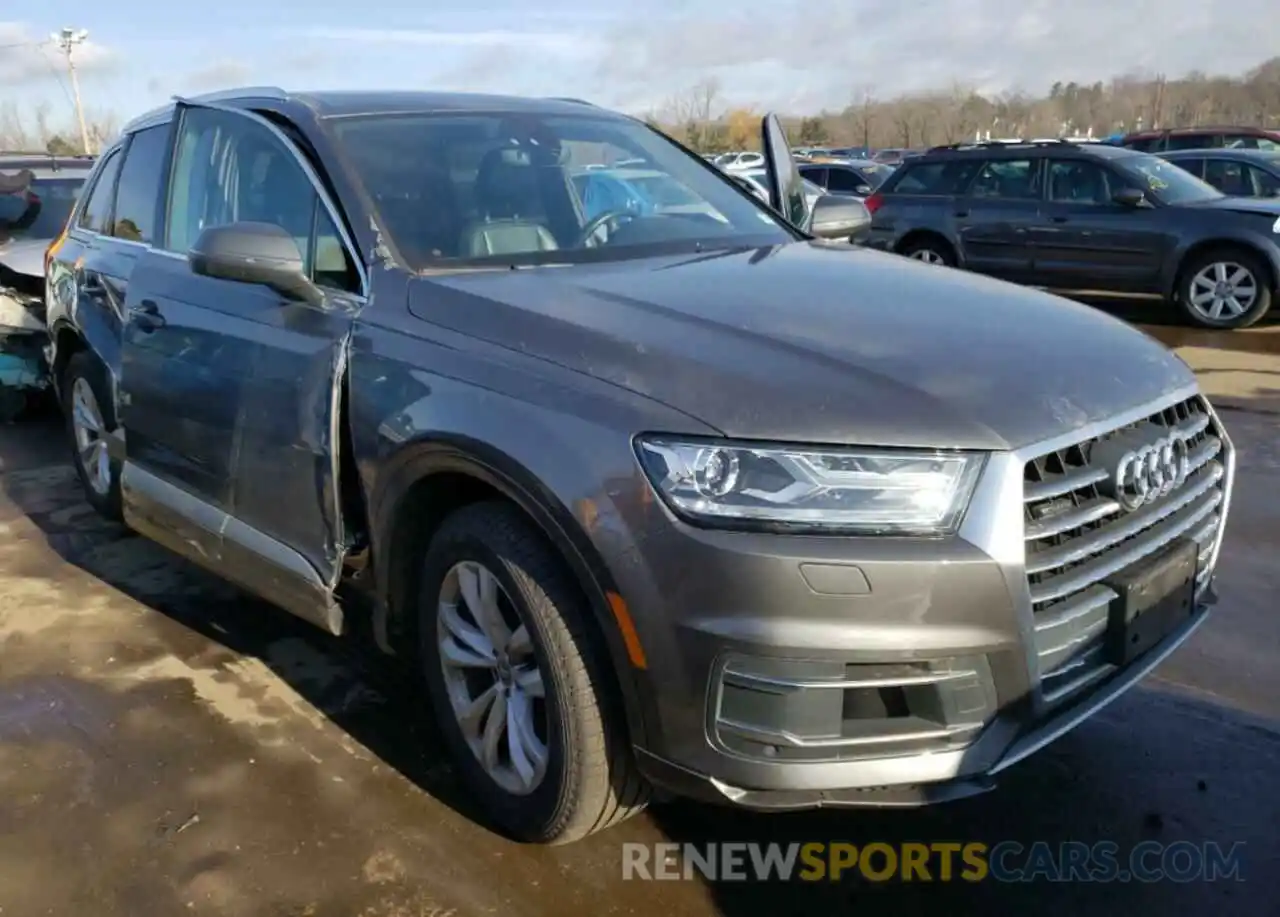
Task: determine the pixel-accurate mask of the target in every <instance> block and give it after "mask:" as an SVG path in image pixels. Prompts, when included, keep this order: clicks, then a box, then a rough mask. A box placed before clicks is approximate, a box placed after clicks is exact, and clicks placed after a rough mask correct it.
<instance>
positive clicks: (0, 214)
mask: <svg viewBox="0 0 1280 917" xmlns="http://www.w3.org/2000/svg"><path fill="white" fill-rule="evenodd" d="M20 174H21V173H20ZM27 174H28V175H30V174H32V173H30V172H27ZM55 174H75V173H72V172H66V173H55ZM6 177H8V176H6ZM83 184H84V182H83V181H81V180H80V179H78V178H33V179H31V180H30V181H29V182H26V183H21V184H20V186H19V187H14V190H12V191H0V244H4V243H5V242H8V241H10V240H11V239H52V238H53V237H54V236H56V235H58V233H60V232H62V228H63V227H64V226H66V225H67V218H68V217H70V216H71V208H72V207H74V206H75V203H76V198H77V197H78V196H79V194H80V188H81V186H82V185H83Z"/></svg>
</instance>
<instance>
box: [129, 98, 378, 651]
mask: <svg viewBox="0 0 1280 917" xmlns="http://www.w3.org/2000/svg"><path fill="white" fill-rule="evenodd" d="M174 171H175V175H174V180H173V183H172V190H171V192H170V200H169V204H168V208H167V219H166V226H165V248H166V251H165V252H163V253H160V252H156V253H155V254H153V255H150V256H148V259H149V266H150V268H151V270H150V272H148V274H147V275H146V282H144V283H143V284H141V285H140V286H139V285H136V284H135V287H137V296H133V297H132V298H133V299H134V300H135V302H132V303H131V306H132V307H133V308H132V310H131V312H130V315H131V319H130V323H131V325H133V324H135V323H136V324H138V325H139V328H138V333H137V334H135V335H133V336H132V337H130V336H128V335H127V336H126V337H127V343H126V349H127V350H131V353H132V355H133V356H135V357H137V358H139V359H138V360H130V359H129V357H130V353H126V359H125V372H124V385H125V387H126V389H127V390H128V411H129V414H130V415H131V416H132V417H133V419H134V420H135V421H137V422H139V423H142V424H143V426H146V427H149V428H150V429H154V430H156V431H158V435H162V438H164V439H166V440H167V441H169V442H170V443H174V442H176V443H178V444H186V446H188V447H189V448H185V449H182V450H173V449H170V450H168V454H166V455H165V456H164V461H162V462H156V461H155V460H154V459H155V458H156V456H154V455H149V454H147V446H148V438H147V437H145V436H142V437H135V435H134V429H131V428H130V426H129V424H128V423H127V422H126V424H125V428H126V453H127V458H128V464H129V465H132V466H135V467H136V466H139V465H140V466H142V471H143V472H144V474H141V475H140V474H137V473H136V472H135V473H134V474H133V475H132V476H131V474H130V467H126V469H125V473H124V476H123V485H124V489H125V491H126V493H125V503H126V511H127V512H128V507H129V506H130V505H134V506H141V505H142V503H143V500H142V499H139V494H138V492H139V491H143V490H148V491H149V492H148V493H144V494H142V495H141V496H142V497H143V498H145V499H147V500H148V501H149V503H150V507H149V508H150V510H151V511H152V512H153V513H155V512H160V511H165V510H166V508H167V510H168V516H175V515H176V516H179V517H184V518H182V519H180V520H179V521H181V522H185V523H194V524H195V525H196V526H197V527H199V528H201V529H205V528H208V527H209V525H214V526H216V528H217V533H218V539H217V542H216V545H215V547H214V548H213V554H214V556H203V557H195V558H193V559H196V560H199V561H201V562H204V563H205V564H206V565H208V566H211V567H214V568H215V569H217V570H218V571H219V572H220V573H222V574H223V575H225V576H227V577H228V578H229V579H232V580H235V581H237V582H239V583H240V584H241V585H243V586H246V587H247V588H249V589H250V590H251V591H253V592H255V593H257V594H258V595H261V596H262V597H264V598H267V599H268V600H271V601H273V602H276V603H277V604H280V605H282V606H284V607H285V608H287V609H289V610H290V611H293V612H294V613H296V614H299V615H300V616H302V617H305V618H309V619H311V620H313V621H314V622H315V623H317V624H321V625H322V626H328V625H327V622H329V621H331V619H328V618H327V615H328V612H329V608H330V605H329V602H328V598H329V594H330V593H331V590H332V588H333V586H334V585H335V584H336V582H337V579H338V576H339V573H340V570H341V567H342V561H343V556H344V553H345V550H346V547H347V542H346V537H347V536H346V527H345V526H344V521H343V518H342V512H341V504H340V496H339V468H340V461H341V457H340V455H339V449H340V439H341V437H340V435H339V432H338V431H339V411H340V409H341V392H342V390H343V384H344V373H345V365H346V354H347V347H348V344H349V340H350V333H351V327H352V324H353V322H354V319H355V317H356V315H357V314H358V312H359V309H360V307H361V306H362V304H363V302H364V298H363V295H364V286H365V284H364V274H363V267H362V266H361V265H359V263H358V262H357V261H356V260H355V258H354V255H353V252H354V250H355V249H354V247H353V246H352V245H351V244H350V241H349V239H348V237H347V236H346V234H345V232H344V230H342V229H340V228H339V225H340V224H339V220H338V218H337V216H336V211H335V210H334V209H333V205H332V204H331V203H330V201H329V200H328V199H327V197H326V196H325V194H324V192H323V191H322V190H321V189H322V187H323V185H322V183H321V182H319V181H318V179H317V178H316V176H315V174H314V172H313V171H312V168H311V166H310V165H309V164H307V163H306V162H305V160H304V159H303V158H302V157H301V156H299V155H298V153H297V152H296V151H295V150H294V148H293V147H292V145H291V143H290V141H289V140H288V139H287V138H286V137H285V136H284V135H283V134H282V133H281V132H280V131H279V130H278V129H277V128H275V127H274V126H273V125H271V124H270V123H269V122H267V121H266V120H265V119H263V118H261V117H259V116H257V115H254V114H251V113H248V112H244V111H238V110H233V109H225V108H221V107H218V106H212V105H203V104H191V105H187V104H185V103H184V104H181V105H179V123H178V125H177V129H176V131H175V149H174ZM237 222H267V223H273V224H275V225H277V226H280V227H282V228H284V229H285V230H286V231H287V232H289V233H290V234H291V235H292V236H293V237H294V239H295V241H296V242H297V244H298V248H299V251H300V252H301V253H302V254H303V256H304V261H305V264H306V270H307V272H308V275H309V278H310V279H311V280H312V282H313V283H314V284H315V285H316V286H317V287H318V288H319V289H320V290H321V291H322V292H323V294H324V295H323V297H322V299H321V301H319V302H317V303H312V302H301V301H297V300H294V299H289V298H287V297H285V296H284V295H282V294H281V293H279V292H276V291H274V290H272V289H270V288H268V287H266V286H263V285H260V284H254V283H246V282H237V281H233V280H227V279H222V278H216V277H210V276H205V275H198V274H195V273H194V272H192V270H191V268H190V265H189V263H188V261H187V258H186V252H187V251H189V250H190V248H191V247H192V245H193V244H194V243H195V241H196V239H197V238H198V236H199V234H200V233H201V232H202V231H203V230H205V229H208V228H210V227H211V226H219V225H228V224H231V223H237ZM132 292H134V291H133V290H132V289H131V293H132ZM140 297H145V300H146V301H145V302H144V301H143V299H142V298H140ZM135 312H136V317H135ZM157 336H162V337H164V338H166V339H167V340H169V341H170V346H168V347H166V348H163V349H162V350H161V351H158V352H156V351H155V349H154V345H153V342H154V340H155V339H156V338H157ZM131 344H132V346H131ZM146 354H151V357H152V359H151V360H150V363H151V365H150V371H149V372H147V373H145V374H142V373H139V374H132V375H131V373H130V368H131V366H133V365H134V364H136V363H139V362H145V361H143V360H142V359H141V358H142V357H143V356H144V355H146ZM161 407H163V410H159V408H161ZM151 408H156V409H157V410H151ZM213 417H216V418H219V419H220V420H219V422H218V423H216V424H209V423H204V422H203V421H204V419H207V418H213ZM215 427H216V430H215V429H214V428H215ZM166 430H167V431H168V432H167V433H166V432H165V431H166ZM183 430H187V431H188V432H187V433H186V434H183V433H182V432H181V431H183ZM196 431H200V435H194V434H195V433H196ZM177 451H181V452H182V454H175V453H176V452H177ZM148 466H149V467H148ZM145 472H152V474H150V475H149V476H148V475H147V474H145ZM155 472H159V477H160V478H163V479H164V480H157V479H156V478H157V475H156V473H155ZM211 473H216V475H217V476H219V480H218V481H213V480H207V478H208V476H209V475H210V474H211ZM131 480H132V482H133V485H132V487H131ZM190 481H201V482H202V483H201V486H199V487H198V488H194V489H193V488H191V487H190V486H189V482H190ZM175 484H176V485H177V486H178V488H181V489H182V490H183V491H184V493H182V494H177V493H174V489H173V488H172V487H171V486H170V485H175ZM144 521H145V520H144ZM152 528H156V529H161V530H160V531H148V532H147V534H150V535H152V537H157V538H159V539H160V540H165V539H164V537H163V536H164V534H165V533H164V531H163V528H164V526H162V525H160V524H159V523H157V524H156V525H155V526H153V527H152ZM170 541H172V539H170ZM177 547H178V548H179V549H181V546H180V545H178V546H177ZM188 553H190V552H188Z"/></svg>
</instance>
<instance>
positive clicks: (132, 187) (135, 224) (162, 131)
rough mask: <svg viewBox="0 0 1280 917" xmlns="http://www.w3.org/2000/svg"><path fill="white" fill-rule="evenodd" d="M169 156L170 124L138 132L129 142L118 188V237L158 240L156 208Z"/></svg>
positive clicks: (132, 239)
mask: <svg viewBox="0 0 1280 917" xmlns="http://www.w3.org/2000/svg"><path fill="white" fill-rule="evenodd" d="M168 155H169V125H168V124H161V125H157V126H156V127H148V128H147V129H146V130H141V131H138V132H137V133H136V134H134V135H133V139H132V140H130V141H129V147H128V149H126V150H125V153H124V165H122V166H121V167H120V184H119V188H118V190H117V191H116V211H115V232H113V233H112V235H114V236H115V237H116V238H118V239H128V240H130V241H132V242H145V243H147V244H148V245H150V244H151V243H152V242H154V241H155V240H156V238H155V231H156V209H157V207H158V206H159V203H160V182H161V180H162V179H163V177H164V166H165V159H166V158H167V157H168Z"/></svg>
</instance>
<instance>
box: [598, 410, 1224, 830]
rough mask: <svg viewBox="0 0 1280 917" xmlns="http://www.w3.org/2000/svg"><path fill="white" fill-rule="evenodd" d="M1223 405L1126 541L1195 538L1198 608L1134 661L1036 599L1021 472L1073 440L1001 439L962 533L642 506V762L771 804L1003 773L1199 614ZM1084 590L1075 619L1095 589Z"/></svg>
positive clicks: (638, 598)
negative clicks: (1102, 651) (791, 525)
mask: <svg viewBox="0 0 1280 917" xmlns="http://www.w3.org/2000/svg"><path fill="white" fill-rule="evenodd" d="M1196 397H1198V396H1196V393H1195V391H1194V389H1192V390H1189V391H1185V392H1178V393H1174V394H1173V395H1172V396H1171V398H1170V399H1169V400H1168V401H1167V403H1161V404H1156V405H1144V406H1141V407H1140V408H1138V409H1136V410H1135V411H1134V412H1130V415H1129V416H1126V417H1121V418H1115V419H1113V420H1112V421H1110V422H1108V423H1106V424H1102V425H1099V427H1098V428H1097V429H1095V430H1092V431H1091V430H1076V431H1073V433H1072V434H1070V435H1069V436H1072V437H1076V438H1078V439H1079V440H1084V439H1085V438H1087V437H1090V436H1095V435H1103V434H1107V433H1109V432H1111V431H1113V430H1117V429H1119V428H1120V427H1122V426H1125V425H1129V424H1134V423H1138V422H1141V421H1143V419H1144V418H1149V417H1150V416H1151V414H1152V413H1153V412H1155V413H1156V414H1157V415H1159V414H1160V412H1170V411H1173V410H1174V405H1182V404H1184V403H1185V402H1186V400H1187V399H1188V398H1196ZM1205 410H1207V411H1208V412H1209V414H1212V411H1211V409H1209V408H1208V407H1207V405H1205ZM1170 416H1172V415H1170ZM1183 421H1185V418H1182V419H1181V420H1180V421H1179V422H1183ZM1212 424H1214V425H1216V426H1211V427H1210V428H1209V429H1210V430H1212V431H1214V432H1218V433H1220V434H1221V442H1220V447H1219V448H1218V451H1217V452H1215V455H1217V456H1218V458H1219V459H1220V463H1219V462H1218V461H1217V460H1215V462H1214V465H1212V466H1210V465H1206V466H1205V471H1204V473H1203V475H1202V477H1203V479H1204V480H1208V479H1209V478H1210V477H1212V478H1213V480H1212V481H1211V482H1210V483H1212V484H1214V486H1215V488H1217V489H1215V490H1213V491H1212V492H1209V491H1207V490H1206V491H1205V492H1203V493H1202V494H1201V496H1199V497H1197V500H1198V501H1199V502H1196V503H1187V504H1186V505H1185V506H1183V507H1182V508H1181V509H1178V510H1177V511H1176V512H1175V511H1173V510H1170V512H1169V513H1168V514H1167V515H1166V516H1165V517H1163V518H1162V521H1159V522H1158V523H1154V524H1153V526H1152V528H1151V529H1150V530H1146V531H1144V532H1141V533H1139V534H1137V535H1133V536H1132V537H1129V538H1128V539H1127V540H1125V541H1123V542H1120V543H1119V546H1118V547H1116V548H1115V556H1117V557H1119V556H1121V555H1131V554H1133V553H1134V552H1135V551H1136V550H1137V549H1138V548H1142V549H1143V550H1147V548H1146V547H1144V545H1154V543H1155V536H1156V535H1161V536H1163V535H1168V536H1169V537H1170V538H1173V537H1193V536H1194V540H1196V541H1197V543H1199V544H1201V545H1202V548H1201V552H1200V555H1201V560H1200V564H1201V565H1202V566H1201V567H1198V568H1197V572H1198V573H1199V574H1201V575H1200V576H1198V577H1197V582H1198V583H1200V584H1201V585H1200V592H1199V595H1198V598H1197V601H1196V603H1195V606H1196V607H1195V608H1194V609H1192V610H1191V613H1190V614H1189V616H1188V617H1187V618H1186V619H1184V620H1183V621H1182V623H1181V625H1180V626H1178V627H1177V628H1176V629H1175V630H1173V631H1172V632H1170V633H1169V634H1168V635H1167V636H1166V637H1165V638H1164V639H1163V640H1162V641H1161V642H1160V643H1159V644H1157V645H1156V646H1155V647H1154V648H1152V649H1151V650H1149V651H1148V652H1146V653H1145V654H1144V655H1142V656H1140V657H1139V658H1137V659H1136V660H1134V661H1133V662H1131V663H1130V664H1128V665H1126V666H1123V667H1116V666H1113V665H1109V664H1105V663H1099V662H1098V657H1097V656H1096V655H1094V654H1093V652H1092V650H1090V652H1083V651H1081V652H1079V653H1076V651H1075V650H1076V649H1081V647H1084V648H1088V647H1092V646H1094V643H1088V644H1086V643H1083V642H1082V643H1080V644H1079V645H1078V646H1076V647H1075V648H1074V649H1073V644H1072V640H1073V639H1075V638H1071V639H1067V638H1064V637H1063V636H1062V634H1053V635H1051V636H1047V635H1046V634H1047V632H1048V631H1049V630H1050V629H1051V628H1052V627H1057V626H1058V625H1057V624H1054V625H1049V626H1046V624H1045V618H1044V617H1038V616H1037V615H1038V613H1037V612H1036V611H1035V609H1036V608H1040V607H1042V606H1034V605H1033V590H1035V589H1038V588H1040V587H1039V586H1036V585H1034V583H1035V582H1037V581H1036V580H1034V578H1032V577H1029V576H1028V568H1029V561H1028V557H1029V555H1028V553H1027V552H1028V550H1029V549H1028V547H1027V541H1028V539H1029V538H1030V537H1032V536H1029V535H1028V534H1027V532H1026V528H1027V523H1026V522H1025V518H1024V510H1025V506H1024V502H1025V501H1026V500H1029V499H1031V498H1030V497H1028V496H1027V495H1026V494H1025V493H1024V491H1025V490H1026V489H1027V485H1026V484H1025V483H1024V474H1025V470H1026V468H1027V465H1028V462H1029V461H1030V460H1031V459H1032V458H1033V457H1038V456H1042V455H1044V454H1045V453H1046V452H1047V451H1050V450H1052V449H1060V448H1063V447H1065V446H1066V445H1067V444H1068V442H1069V441H1070V440H1069V439H1068V440H1065V441H1064V442H1062V443H1047V444H1046V443H1041V444H1037V445H1036V446H1034V447H1030V448H1028V449H1026V450H1019V451H1018V452H1014V453H1007V454H997V455H993V456H991V458H990V460H989V462H988V465H987V468H986V469H985V471H984V473H983V477H982V480H981V481H980V482H979V485H978V489H977V492H976V494H975V497H974V501H973V504H972V506H971V508H970V510H969V513H968V514H967V516H966V519H965V522H964V524H963V526H962V527H961V530H960V532H959V533H958V535H957V536H956V537H952V538H945V539H925V538H897V539H876V538H837V537H820V536H809V537H801V536H785V535H770V534H759V533H743V532H724V531H711V530H705V529H697V528H693V527H690V526H687V525H685V524H684V523H682V522H680V521H679V520H676V519H674V518H673V517H671V516H670V514H668V513H666V512H665V509H664V508H663V507H661V506H660V505H651V506H649V507H647V508H646V512H645V514H644V516H643V518H641V517H639V516H637V517H636V518H633V519H629V520H628V528H630V529H631V530H632V531H636V526H638V525H641V526H643V527H644V528H645V537H644V538H642V539H639V540H638V541H637V542H636V546H635V548H634V549H633V551H632V552H631V555H630V559H631V561H632V562H631V563H628V564H626V565H625V566H624V567H622V568H621V569H619V570H616V571H615V575H616V576H617V579H618V582H619V585H620V588H621V589H622V590H623V594H624V596H626V598H627V602H628V603H629V605H630V606H631V609H632V614H633V616H634V618H635V620H636V626H637V629H638V631H639V635H640V639H641V642H642V643H643V644H644V646H645V649H646V652H647V656H648V660H649V668H648V671H647V672H646V673H643V677H642V678H641V684H642V689H643V690H644V692H645V694H646V695H647V697H646V698H645V700H646V704H645V707H646V710H647V711H648V713H647V716H646V723H645V726H646V733H645V743H644V745H645V747H644V748H642V749H638V756H639V760H640V764H641V767H642V769H643V770H644V771H645V773H646V775H647V776H648V777H649V778H650V779H651V780H652V781H653V782H654V783H655V784H657V785H659V786H661V787H663V788H665V789H667V790H670V791H672V792H675V793H678V794H680V795H688V796H695V797H699V798H703V799H709V800H715V801H720V802H729V803H733V804H737V805H740V806H746V807H753V808H766V809H767V808H807V807H815V806H857V805H863V806H865V805H881V806H886V805H921V804H926V803H932V802H938V801H943V800H946V799H952V798H956V797H958V796H964V795H970V794H972V793H974V792H980V791H982V790H984V789H988V788H990V786H992V784H993V778H994V776H995V775H996V774H998V773H999V772H1000V771H1002V770H1004V769H1005V768H1007V767H1009V766H1010V765H1011V764H1013V763H1015V762H1016V761H1019V760H1021V759H1022V758H1024V757H1026V756H1027V755H1029V754H1031V753H1032V752H1034V751H1035V750H1036V749H1038V748H1040V747H1042V746H1043V745H1045V744H1047V743H1048V742H1050V741H1052V740H1053V739H1054V738H1056V737H1057V736H1059V735H1061V734H1062V733H1064V732H1065V731H1067V730H1069V729H1071V728H1072V727H1074V726H1075V725H1076V724H1078V723H1079V722H1081V721H1082V720H1084V719H1085V718H1087V717H1088V716H1090V715H1091V714H1093V713H1094V712H1096V711H1097V710H1099V709H1100V708H1101V707H1103V706H1104V705H1106V704H1107V703H1109V702H1110V701H1111V700H1113V699H1114V698H1115V697H1116V696H1118V695H1119V694H1121V693H1123V692H1124V691H1125V690H1126V689H1128V688H1129V687H1131V686H1132V685H1133V684H1134V683H1135V682H1136V681H1138V680H1139V679H1140V678H1142V677H1143V676H1144V675H1145V674H1146V673H1147V672H1148V671H1150V670H1151V668H1153V667H1154V666H1155V665H1157V664H1159V662H1160V661H1161V660H1162V659H1164V658H1165V657H1166V656H1167V655H1168V654H1169V653H1171V652H1172V651H1173V650H1174V649H1176V648H1177V646H1179V645H1180V644H1181V643H1182V642H1183V641H1184V640H1186V639H1187V637H1189V636H1190V634H1191V633H1192V632H1194V630H1195V629H1196V628H1197V627H1199V626H1200V624H1202V623H1203V621H1204V620H1205V618H1206V617H1207V615H1208V611H1209V606H1210V605H1211V604H1212V601H1213V589H1212V584H1211V581H1212V569H1213V566H1214V565H1215V563H1216V560H1217V553H1218V549H1219V547H1220V544H1221V534H1222V529H1223V525H1224V524H1225V517H1226V509H1227V504H1228V502H1229V497H1230V484H1231V478H1232V476H1233V470H1234V462H1233V452H1232V450H1231V446H1230V442H1229V440H1228V439H1227V438H1226V436H1225V432H1223V431H1221V427H1220V424H1218V421H1217V418H1216V416H1213V417H1212ZM1218 442H1219V441H1218V440H1217V439H1215V440H1214V443H1218ZM1219 464H1220V467H1218V466H1219ZM1210 471H1212V472H1213V474H1212V475H1210V474H1209V472H1210ZM1210 497H1213V500H1212V501H1211V500H1210ZM655 511H656V512H655ZM659 513H661V515H662V518H661V520H660V521H659V520H657V519H655V516H656V515H658V514H659ZM659 528H661V531H659ZM1202 539H1203V540H1202ZM1150 550H1152V551H1154V550H1155V547H1151V548H1150ZM1077 569H1078V568H1077ZM1068 573H1070V569H1068ZM1064 575H1065V574H1064ZM1092 588H1093V591H1097V590H1099V589H1102V587H1101V586H1095V587H1092ZM1084 595H1085V596H1086V598H1087V597H1089V592H1088V591H1086V592H1085V593H1084ZM1077 604H1078V609H1081V610H1082V613H1078V614H1076V617H1079V618H1081V619H1084V618H1086V617H1088V616H1090V615H1091V614H1092V613H1093V610H1094V609H1096V608H1097V607H1098V605H1097V602H1096V601H1093V602H1091V603H1090V602H1081V603H1077ZM1061 610H1062V606H1057V608H1056V609H1055V611H1061ZM1055 620H1056V618H1055ZM1086 638H1087V640H1089V641H1096V640H1097V638H1098V631H1097V630H1096V629H1093V630H1090V631H1089V632H1088V633H1086V634H1085V635H1084V637H1082V638H1080V639H1081V640H1082V641H1083V640H1085V639H1086Z"/></svg>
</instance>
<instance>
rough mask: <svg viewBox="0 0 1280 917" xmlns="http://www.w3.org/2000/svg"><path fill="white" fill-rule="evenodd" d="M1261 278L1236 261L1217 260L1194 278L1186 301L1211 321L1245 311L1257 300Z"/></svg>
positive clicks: (1242, 313) (1202, 269)
mask: <svg viewBox="0 0 1280 917" xmlns="http://www.w3.org/2000/svg"><path fill="white" fill-rule="evenodd" d="M1258 292H1259V291H1258V279H1257V278H1256V277H1255V276H1254V275H1253V272H1252V271H1250V270H1249V269H1248V268H1247V267H1245V266H1244V265H1242V264H1238V263H1237V262H1234V261H1216V262H1214V263H1213V264H1208V265H1206V266H1205V267H1203V268H1201V269H1200V270H1199V271H1198V272H1196V274H1195V275H1194V276H1193V277H1192V278H1191V284H1190V286H1189V287H1188V290H1187V304H1188V305H1189V306H1190V307H1191V308H1192V309H1194V310H1195V311H1196V313H1197V314H1199V315H1201V316H1203V317H1204V318H1207V319H1209V320H1210V321H1222V320H1223V319H1232V318H1236V317H1237V316H1240V315H1244V314H1245V313H1246V312H1248V311H1249V310H1250V309H1252V308H1253V305H1254V303H1256V302H1257V301H1258Z"/></svg>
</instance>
